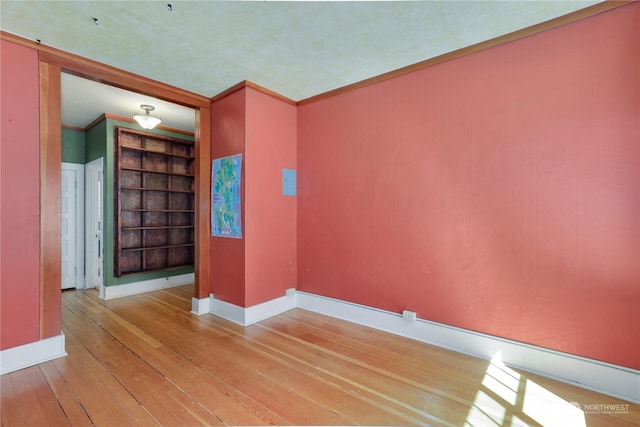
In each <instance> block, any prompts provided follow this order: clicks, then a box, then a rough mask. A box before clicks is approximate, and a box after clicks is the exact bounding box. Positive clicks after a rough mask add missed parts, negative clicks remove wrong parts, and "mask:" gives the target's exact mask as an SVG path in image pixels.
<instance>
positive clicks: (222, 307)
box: [192, 292, 296, 326]
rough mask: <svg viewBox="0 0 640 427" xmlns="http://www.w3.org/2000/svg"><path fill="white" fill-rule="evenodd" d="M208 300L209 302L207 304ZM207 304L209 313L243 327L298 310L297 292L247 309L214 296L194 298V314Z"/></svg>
mask: <svg viewBox="0 0 640 427" xmlns="http://www.w3.org/2000/svg"><path fill="white" fill-rule="evenodd" d="M207 300H208V302H206V301H207ZM207 304H208V305H209V313H211V314H215V315H216V316H219V317H222V318H223V319H227V320H230V321H231V322H234V323H237V324H239V325H242V326H249V325H252V324H254V323H256V322H259V321H261V320H264V319H268V318H269V317H273V316H275V315H277V314H280V313H284V312H285V311H287V310H291V309H292V308H296V294H295V292H291V293H290V294H289V292H288V294H287V295H285V296H282V297H278V298H276V299H272V300H270V301H267V302H263V303H261V304H257V305H253V306H251V307H247V308H243V307H240V306H237V305H235V304H231V303H228V302H225V301H222V300H219V299H216V298H215V297H214V296H213V294H212V295H210V296H209V298H204V299H201V300H197V299H195V298H194V301H192V307H193V310H192V313H194V314H198V311H197V310H200V308H201V307H206V306H207Z"/></svg>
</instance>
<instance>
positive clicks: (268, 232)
mask: <svg viewBox="0 0 640 427" xmlns="http://www.w3.org/2000/svg"><path fill="white" fill-rule="evenodd" d="M296 122H297V110H296V106H295V105H291V104H287V103H285V102H283V101H281V100H279V99H276V98H274V97H272V96H269V95H266V94H264V93H262V92H258V91H257V90H255V89H251V88H248V89H247V140H246V159H245V166H246V175H245V176H246V179H247V186H246V190H245V191H246V192H245V195H246V198H245V212H246V213H245V218H246V224H245V232H246V252H245V257H246V276H245V280H246V305H247V306H252V305H255V304H259V303H261V302H265V301H269V300H272V299H274V298H278V297H281V296H283V295H284V294H285V291H286V289H287V288H295V287H296V279H297V271H296V265H297V259H296V227H297V225H296V204H297V200H296V197H292V196H283V195H282V168H288V169H296V144H297V134H296Z"/></svg>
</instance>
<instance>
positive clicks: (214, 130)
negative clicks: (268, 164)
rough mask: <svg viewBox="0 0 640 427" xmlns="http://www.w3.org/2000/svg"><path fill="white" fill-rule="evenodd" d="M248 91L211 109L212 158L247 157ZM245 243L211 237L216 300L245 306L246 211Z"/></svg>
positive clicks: (213, 287)
mask: <svg viewBox="0 0 640 427" xmlns="http://www.w3.org/2000/svg"><path fill="white" fill-rule="evenodd" d="M245 121H246V89H240V90H238V91H236V92H233V93H231V94H229V95H227V96H225V97H224V98H222V99H219V100H217V101H216V102H214V103H213V104H212V105H211V158H212V159H217V158H220V157H226V156H231V155H233V154H240V153H242V154H243V163H244V161H245V159H244V157H245V156H244V153H245V138H246V130H245V128H246V125H245ZM245 169H246V168H245V165H244V164H243V165H242V178H241V179H242V203H243V205H244V199H245V196H244V194H245V190H244V189H245ZM242 210H243V214H242V227H243V238H242V239H227V238H223V237H211V257H210V258H211V287H210V289H211V292H213V294H214V296H215V298H216V299H219V300H222V301H226V302H228V303H231V304H235V305H237V306H240V307H244V306H245V238H244V236H245V230H244V227H245V216H244V211H245V207H244V206H243V208H242Z"/></svg>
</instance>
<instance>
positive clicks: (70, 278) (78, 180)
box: [60, 163, 84, 289]
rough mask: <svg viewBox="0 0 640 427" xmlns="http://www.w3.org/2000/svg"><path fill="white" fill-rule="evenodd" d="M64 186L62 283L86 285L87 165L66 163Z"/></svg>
mask: <svg viewBox="0 0 640 427" xmlns="http://www.w3.org/2000/svg"><path fill="white" fill-rule="evenodd" d="M60 190H61V191H60V281H61V287H62V289H71V288H76V289H79V288H84V165H82V164H76V163H62V176H61V181H60Z"/></svg>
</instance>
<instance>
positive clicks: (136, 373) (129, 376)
mask: <svg viewBox="0 0 640 427" xmlns="http://www.w3.org/2000/svg"><path fill="white" fill-rule="evenodd" d="M65 326H66V327H67V328H68V329H69V330H70V331H72V332H73V333H74V335H75V336H76V337H77V338H78V339H79V340H81V341H82V342H84V343H86V344H85V347H86V349H87V350H88V351H89V352H90V353H91V354H92V356H93V357H94V358H95V359H96V360H97V361H98V362H99V363H101V364H102V365H103V366H104V367H105V368H106V369H108V370H109V372H110V373H111V375H112V376H113V377H114V378H115V379H116V380H117V381H118V383H119V384H120V385H121V386H122V387H124V388H125V389H126V390H127V392H128V393H129V394H131V395H132V396H135V399H136V401H138V402H139V403H140V404H141V405H142V406H143V407H144V408H145V409H146V411H148V412H149V414H150V415H151V416H152V417H153V418H154V419H155V420H156V421H157V422H158V423H159V424H160V425H221V424H222V423H221V422H220V420H219V419H217V418H216V417H215V416H214V415H213V414H212V413H211V412H210V411H208V410H207V409H206V408H204V407H203V406H202V405H200V404H198V403H197V402H196V401H194V400H193V399H192V398H191V396H188V395H185V393H184V392H183V391H182V390H180V389H178V388H177V387H176V386H175V384H173V383H171V381H170V380H168V379H167V378H166V377H164V376H163V375H162V374H161V373H160V372H158V371H157V370H155V369H153V368H152V367H151V366H149V365H148V364H147V363H146V362H145V361H144V360H143V359H141V358H140V357H138V356H137V355H136V354H135V353H133V352H132V351H130V349H128V348H127V347H125V346H124V345H123V344H122V343H120V342H118V341H117V340H116V339H115V338H114V337H113V336H112V335H111V334H109V333H108V332H107V331H106V330H104V329H102V328H100V327H99V326H98V325H97V324H95V323H94V322H91V319H89V318H88V317H86V315H84V314H83V313H73V312H68V313H66V315H65ZM131 326H133V325H131Z"/></svg>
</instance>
